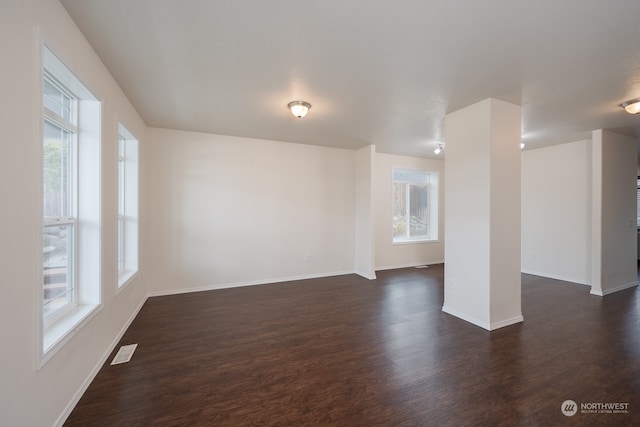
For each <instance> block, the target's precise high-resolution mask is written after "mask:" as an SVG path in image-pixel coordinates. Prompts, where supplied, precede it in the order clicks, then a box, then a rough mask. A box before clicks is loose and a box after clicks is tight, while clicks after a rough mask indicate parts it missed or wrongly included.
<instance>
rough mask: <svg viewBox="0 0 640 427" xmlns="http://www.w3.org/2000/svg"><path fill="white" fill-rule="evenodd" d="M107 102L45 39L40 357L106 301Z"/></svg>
mask: <svg viewBox="0 0 640 427" xmlns="http://www.w3.org/2000/svg"><path fill="white" fill-rule="evenodd" d="M100 108H101V106H100V102H99V101H98V100H97V99H96V98H95V97H94V96H93V95H92V94H91V93H90V92H89V91H88V90H87V88H86V87H85V86H84V85H82V83H80V81H79V80H78V79H77V78H76V77H75V76H74V75H73V74H72V73H71V72H70V71H69V70H68V69H67V68H66V67H65V66H64V64H63V63H62V62H61V61H60V60H59V59H58V58H57V57H56V56H55V55H54V54H53V53H52V52H51V51H50V50H49V49H48V48H46V47H43V75H42V150H41V156H42V157H41V158H42V175H41V176H42V182H41V184H42V216H43V218H42V280H41V283H40V286H41V292H40V295H41V304H42V309H41V316H40V325H41V332H42V333H41V334H40V336H41V339H42V340H41V350H42V351H41V352H40V358H39V362H40V364H42V363H44V362H45V361H46V360H47V359H48V358H49V357H50V356H51V355H52V354H53V353H54V352H55V350H56V349H58V348H59V347H60V346H62V345H63V344H64V343H65V342H66V341H67V340H68V339H69V338H70V337H71V335H72V333H73V332H74V331H75V330H77V328H78V327H80V326H81V325H82V324H83V322H84V321H85V320H86V319H88V318H89V316H90V315H91V314H92V313H94V312H95V310H96V308H97V307H98V306H99V303H100V116H101V112H100Z"/></svg>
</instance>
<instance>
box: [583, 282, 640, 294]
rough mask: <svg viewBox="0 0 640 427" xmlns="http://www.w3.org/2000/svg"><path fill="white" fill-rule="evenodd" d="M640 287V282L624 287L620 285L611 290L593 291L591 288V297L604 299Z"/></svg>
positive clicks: (626, 284)
mask: <svg viewBox="0 0 640 427" xmlns="http://www.w3.org/2000/svg"><path fill="white" fill-rule="evenodd" d="M636 286H638V282H631V283H625V284H624V285H619V286H616V287H614V288H611V289H605V290H602V289H593V288H591V292H589V293H590V294H591V295H597V296H599V297H603V296H605V295H609V294H613V293H615V292H619V291H624V290H625V289H630V288H634V287H636Z"/></svg>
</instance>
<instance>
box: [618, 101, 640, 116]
mask: <svg viewBox="0 0 640 427" xmlns="http://www.w3.org/2000/svg"><path fill="white" fill-rule="evenodd" d="M620 106H621V107H622V108H624V109H625V110H626V111H627V113H629V114H640V99H632V100H630V101H625V102H623V103H622V104H620Z"/></svg>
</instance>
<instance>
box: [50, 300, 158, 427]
mask: <svg viewBox="0 0 640 427" xmlns="http://www.w3.org/2000/svg"><path fill="white" fill-rule="evenodd" d="M147 298H148V297H144V298H143V299H142V301H140V304H138V307H136V309H135V310H134V311H133V313H132V314H131V316H130V317H129V319H128V320H127V322H126V323H125V324H124V326H123V327H122V328H121V329H120V332H118V334H117V335H116V337H115V338H114V339H113V341H112V342H111V344H110V345H109V347H108V348H107V351H106V352H105V353H104V354H103V355H102V357H101V358H100V360H98V363H96V365H95V366H94V367H93V369H92V370H91V372H90V373H89V375H88V376H87V378H86V379H85V380H84V382H83V383H82V385H81V386H80V388H79V389H78V391H77V392H76V393H75V395H74V396H73V398H72V399H71V400H70V401H69V403H68V404H67V406H66V407H65V408H64V411H62V413H61V414H60V416H59V417H58V419H57V420H56V422H55V423H54V424H53V425H54V426H55V427H58V426H60V427H61V426H62V425H63V424H64V422H65V421H66V420H67V418H69V415H71V412H72V411H73V409H74V408H75V407H76V405H77V404H78V402H79V401H80V398H81V397H82V395H83V394H84V392H85V391H87V389H88V388H89V385H91V382H92V381H93V380H94V378H95V377H96V375H98V372H100V369H101V368H102V365H104V363H105V362H106V361H107V358H108V357H109V355H110V354H111V352H112V351H113V349H114V348H115V347H116V345H118V342H120V339H121V338H122V337H123V335H124V333H125V332H126V331H127V329H129V326H131V323H133V321H134V320H135V318H136V317H137V316H138V313H139V312H140V310H141V309H142V306H143V305H144V303H145V302H146V301H147Z"/></svg>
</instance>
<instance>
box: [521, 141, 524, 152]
mask: <svg viewBox="0 0 640 427" xmlns="http://www.w3.org/2000/svg"><path fill="white" fill-rule="evenodd" d="M520 149H521V150H524V142H522V141H520Z"/></svg>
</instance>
